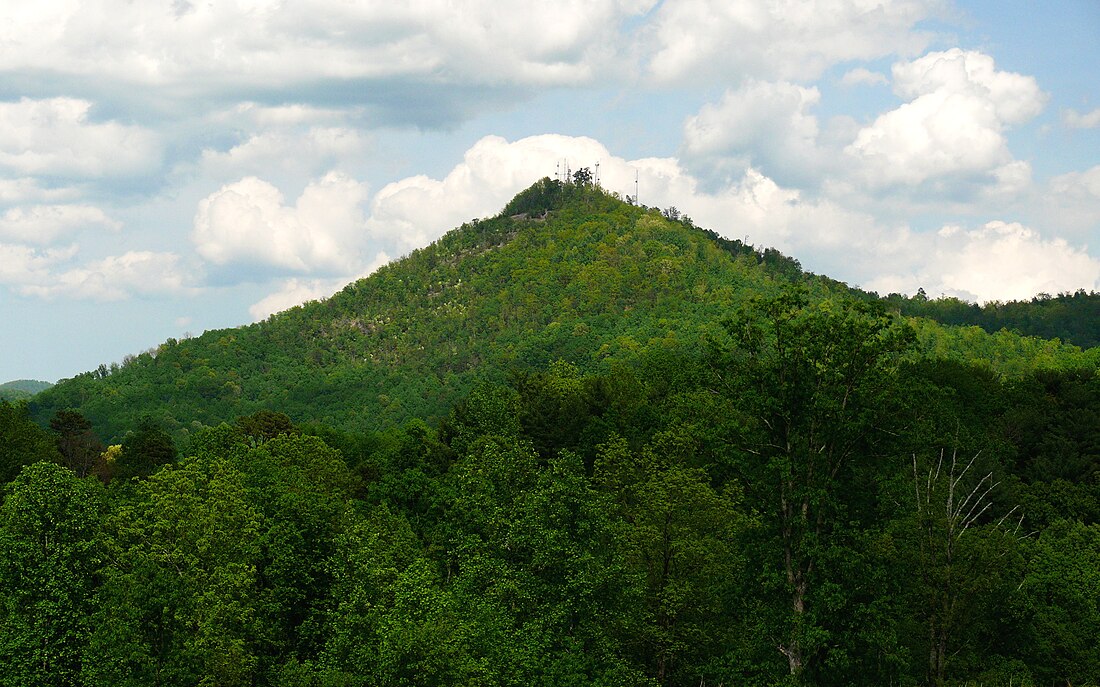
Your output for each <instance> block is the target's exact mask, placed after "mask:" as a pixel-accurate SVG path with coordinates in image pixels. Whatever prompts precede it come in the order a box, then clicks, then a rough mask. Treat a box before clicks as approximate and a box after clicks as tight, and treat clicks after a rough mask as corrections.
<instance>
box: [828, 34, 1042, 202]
mask: <svg viewBox="0 0 1100 687" xmlns="http://www.w3.org/2000/svg"><path fill="white" fill-rule="evenodd" d="M893 76H894V90H895V92H896V93H897V94H898V95H899V96H901V97H903V98H908V99H910V100H909V102H906V103H905V104H903V105H901V106H900V107H898V108H897V109H895V110H892V111H890V112H887V113H885V114H883V115H880V116H879V117H878V118H877V119H876V120H875V121H874V123H872V124H871V125H870V126H868V127H865V128H864V129H862V130H861V131H860V132H859V134H858V135H857V136H856V138H855V140H854V141H853V142H852V144H851V145H849V146H848V147H847V149H846V151H845V152H846V153H847V155H848V156H849V159H850V161H851V162H852V163H853V164H854V165H856V167H857V169H858V171H857V173H856V176H857V177H858V178H859V179H860V180H861V181H862V182H863V183H864V184H866V185H868V186H871V187H874V188H882V187H890V186H897V185H908V186H917V185H920V184H924V183H925V182H929V181H931V182H932V183H933V186H932V187H931V188H930V189H926V190H933V191H940V192H945V193H951V192H953V191H955V190H956V184H957V183H958V181H959V180H970V181H976V182H978V183H987V184H990V183H991V184H994V185H997V184H1001V185H1007V186H1008V188H1007V189H1006V190H1015V189H1016V188H1017V187H1018V185H1019V183H1020V182H1021V180H1022V178H1023V177H1024V176H1025V174H1024V168H1023V167H1021V165H1020V163H1018V162H1017V161H1015V160H1014V159H1013V157H1012V154H1011V152H1010V151H1009V149H1008V144H1007V142H1006V140H1005V137H1004V131H1005V129H1006V128H1008V127H1009V126H1011V125H1013V124H1020V123H1023V122H1025V121H1027V120H1029V119H1031V118H1032V117H1034V116H1035V115H1037V114H1038V113H1039V112H1040V111H1041V110H1042V108H1043V105H1044V103H1045V102H1046V99H1047V96H1046V94H1044V93H1043V92H1042V91H1040V90H1039V87H1038V84H1037V83H1036V82H1035V79H1034V78H1032V77H1029V76H1022V75H1020V74H1013V73H1010V72H1003V71H997V70H996V69H995V67H994V63H993V59H992V58H990V57H989V56H987V55H983V54H981V53H978V52H973V51H962V50H959V49H957V48H955V49H952V50H948V51H946V52H937V53H930V54H928V55H925V56H923V57H921V58H920V59H917V60H914V61H912V62H902V63H898V64H896V65H894V67H893ZM1029 174H1030V172H1028V173H1027V176H1029ZM937 182H942V183H941V184H940V186H941V187H939V188H937V187H936V183H937Z"/></svg>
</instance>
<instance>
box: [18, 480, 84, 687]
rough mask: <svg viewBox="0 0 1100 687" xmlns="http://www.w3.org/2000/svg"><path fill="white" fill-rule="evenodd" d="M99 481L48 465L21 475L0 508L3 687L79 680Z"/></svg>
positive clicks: (64, 683) (78, 682)
mask: <svg viewBox="0 0 1100 687" xmlns="http://www.w3.org/2000/svg"><path fill="white" fill-rule="evenodd" d="M103 510H104V498H103V493H102V488H101V487H100V485H99V484H98V483H97V482H94V481H88V480H83V479H79V478H77V477H76V476H75V475H73V473H72V472H71V471H70V470H67V469H65V468H63V467H61V466H59V465H56V464H53V463H36V464H34V465H30V466H28V467H27V468H25V469H24V470H23V472H22V473H20V475H19V477H18V478H16V480H15V481H14V482H12V483H11V484H10V485H9V486H8V489H7V498H6V499H5V500H4V503H3V505H2V506H0V665H2V666H3V670H0V685H5V686H9V685H10V686H11V687H17V686H20V687H21V686H23V685H53V686H59V687H60V686H63V685H64V686H68V685H79V684H81V682H80V671H81V660H82V657H83V656H84V653H85V650H86V648H87V642H88V634H89V632H90V630H91V623H90V614H91V598H92V594H93V593H94V592H95V574H96V571H97V569H98V567H99V565H100V564H101V562H102V559H101V555H102V550H101V540H100V536H99V532H100V525H101V518H102V515H103Z"/></svg>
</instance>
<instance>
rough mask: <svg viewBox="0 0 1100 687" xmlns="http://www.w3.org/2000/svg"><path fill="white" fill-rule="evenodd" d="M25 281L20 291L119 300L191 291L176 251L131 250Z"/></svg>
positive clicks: (44, 295) (50, 295)
mask: <svg viewBox="0 0 1100 687" xmlns="http://www.w3.org/2000/svg"><path fill="white" fill-rule="evenodd" d="M35 281H37V282H38V283H31V284H23V285H21V286H18V287H17V288H16V291H17V292H19V293H21V294H23V295H26V296H37V297H39V298H54V297H57V296H65V297H68V298H81V299H91V300H98V301H115V300H122V299H124V298H128V297H130V296H133V295H137V296H154V295H160V294H179V293H187V292H191V291H192V290H193V289H192V287H190V286H188V278H187V276H186V273H185V271H184V270H183V269H182V267H181V265H180V258H179V256H178V255H175V254H173V253H154V252H150V251H130V252H127V253H124V254H122V255H114V256H109V257H106V258H103V259H102V260H96V261H93V262H91V263H88V264H86V265H83V266H80V267H75V268H72V269H68V270H65V271H61V272H58V273H54V274H51V275H50V276H49V279H48V280H43V279H36V280H35Z"/></svg>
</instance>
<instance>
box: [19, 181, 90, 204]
mask: <svg viewBox="0 0 1100 687" xmlns="http://www.w3.org/2000/svg"><path fill="white" fill-rule="evenodd" d="M79 195H80V190H79V189H77V188H74V187H72V186H61V187H57V188H50V187H47V186H43V185H42V184H41V183H39V181H38V180H37V179H35V178H33V177H20V178H16V179H0V204H4V205H18V204H21V203H55V202H61V201H66V200H72V199H74V198H76V197H78V196H79Z"/></svg>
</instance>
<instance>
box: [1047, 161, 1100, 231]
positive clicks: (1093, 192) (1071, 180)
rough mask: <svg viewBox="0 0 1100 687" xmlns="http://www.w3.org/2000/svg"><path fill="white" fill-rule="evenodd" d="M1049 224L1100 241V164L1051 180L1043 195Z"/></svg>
mask: <svg viewBox="0 0 1100 687" xmlns="http://www.w3.org/2000/svg"><path fill="white" fill-rule="evenodd" d="M1043 206H1044V211H1045V213H1046V217H1047V222H1046V224H1048V225H1051V226H1058V227H1061V228H1065V229H1069V230H1073V231H1077V232H1082V233H1083V234H1084V236H1086V237H1091V240H1092V241H1100V165H1096V166H1095V167H1092V168H1090V169H1087V170H1085V171H1083V172H1069V173H1067V174H1061V175H1058V176H1056V177H1054V178H1053V179H1051V180H1050V182H1049V184H1048V186H1047V192H1046V193H1044V194H1043Z"/></svg>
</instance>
